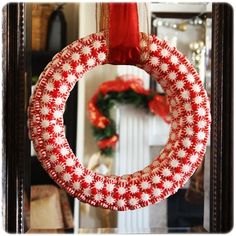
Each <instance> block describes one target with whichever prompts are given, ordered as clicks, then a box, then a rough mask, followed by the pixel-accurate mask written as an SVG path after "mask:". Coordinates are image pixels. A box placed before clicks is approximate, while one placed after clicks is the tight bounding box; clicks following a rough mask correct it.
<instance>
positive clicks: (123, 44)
mask: <svg viewBox="0 0 236 236" xmlns="http://www.w3.org/2000/svg"><path fill="white" fill-rule="evenodd" d="M139 61H140V46H139V25H138V13H137V3H109V54H108V62H109V63H111V64H129V65H135V64H138V63H139Z"/></svg>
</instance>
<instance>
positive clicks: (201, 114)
mask: <svg viewBox="0 0 236 236" xmlns="http://www.w3.org/2000/svg"><path fill="white" fill-rule="evenodd" d="M106 37H107V36H106V35H105V34H104V33H96V34H92V35H90V36H88V37H86V38H82V39H80V40H77V41H75V42H74V43H72V44H70V45H69V46H67V47H66V48H65V49H64V50H63V51H61V52H60V53H58V54H57V55H55V57H54V58H53V60H52V61H51V62H50V63H49V64H48V66H47V67H46V68H45V70H44V71H43V73H42V74H41V75H40V78H39V81H38V83H37V85H36V89H35V91H34V93H33V95H32V97H31V99H30V105H29V131H30V132H29V135H30V138H31V139H32V141H33V144H34V148H35V150H36V153H37V156H38V159H39V160H40V162H41V163H42V165H43V167H44V169H45V170H46V171H47V172H48V173H49V175H50V176H51V177H52V178H53V179H54V180H55V181H56V182H57V183H58V185H60V186H61V187H62V188H63V189H65V190H66V191H67V192H68V193H69V194H71V195H72V196H74V197H77V198H78V199H79V200H81V201H84V202H87V203H89V204H91V205H93V206H101V207H104V208H109V209H112V210H129V209H137V208H140V207H144V206H147V205H150V204H154V203H156V202H159V201H161V200H163V199H165V198H167V197H168V196H170V195H171V194H174V193H175V192H176V191H177V190H178V189H179V188H180V187H182V186H183V185H184V184H185V183H186V181H187V180H188V179H189V177H190V176H192V174H193V173H194V171H195V170H196V168H197V167H198V166H199V164H200V163H201V161H202V158H203V156H204V153H205V150H206V145H207V140H208V136H209V126H210V112H209V101H208V98H207V94H206V91H205V90H204V87H203V84H202V82H201V80H200V78H199V76H198V74H197V73H196V70H195V69H194V68H193V66H192V65H191V64H190V62H189V61H188V60H187V59H186V58H185V56H183V55H182V54H181V53H180V52H178V51H177V50H176V49H175V48H174V47H171V46H170V45H169V44H168V43H167V42H165V41H161V40H160V39H158V38H157V36H154V35H145V34H142V37H141V38H142V40H141V42H140V49H141V51H140V55H141V60H140V63H139V64H137V66H138V67H140V68H142V69H144V70H145V71H146V72H148V73H149V74H151V75H152V77H153V78H155V79H156V80H157V81H158V82H159V84H160V85H161V86H162V88H163V89H164V90H165V92H166V94H167V99H168V103H169V106H170V117H171V119H170V120H171V132H170V136H169V140H168V142H167V144H166V145H165V147H164V149H163V150H162V151H161V153H160V155H159V156H157V157H155V158H154V159H153V161H152V163H151V164H150V165H149V166H147V167H145V168H144V169H143V170H140V171H137V172H135V173H133V174H129V175H125V176H103V175H100V174H96V173H93V172H92V171H90V170H88V169H87V168H85V167H84V166H83V164H82V163H81V161H80V159H79V158H77V157H76V156H75V155H74V153H73V152H72V150H71V148H70V146H69V144H68V142H67V140H66V137H65V132H64V125H63V112H64V108H65V103H66V100H67V98H68V96H69V94H70V91H71V89H72V88H73V87H74V85H75V83H76V82H77V81H78V80H79V79H80V78H82V77H83V75H84V73H86V72H87V71H89V70H91V69H92V68H94V67H95V66H97V65H102V64H106V63H107V62H108V61H107V51H108V46H107V42H106ZM127 158H128V157H127Z"/></svg>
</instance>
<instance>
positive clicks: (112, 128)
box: [92, 89, 154, 156]
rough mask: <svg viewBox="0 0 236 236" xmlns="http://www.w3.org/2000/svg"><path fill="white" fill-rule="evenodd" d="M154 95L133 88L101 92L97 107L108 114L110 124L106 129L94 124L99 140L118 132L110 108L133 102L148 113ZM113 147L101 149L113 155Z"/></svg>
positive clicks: (104, 152)
mask: <svg viewBox="0 0 236 236" xmlns="http://www.w3.org/2000/svg"><path fill="white" fill-rule="evenodd" d="M153 97H154V93H152V92H151V93H150V95H148V96H147V95H143V94H138V93H136V92H134V91H133V90H131V89H129V90H126V91H123V92H108V93H107V94H105V95H103V94H102V93H101V92H100V93H99V94H98V98H97V103H96V105H97V107H98V109H99V111H100V112H101V113H102V114H103V115H104V116H106V117H107V118H108V119H109V121H110V124H109V125H107V126H106V127H105V128H104V129H101V128H97V127H95V126H92V129H93V135H94V137H95V139H96V140H97V141H99V140H102V139H105V138H109V137H111V136H113V135H115V134H117V132H116V124H115V121H114V120H113V119H112V118H111V114H110V110H111V108H112V107H113V106H114V105H115V104H116V103H120V104H132V105H134V107H136V108H142V109H145V111H146V112H147V113H148V112H149V108H148V102H149V101H150V100H152V99H153ZM113 151H114V150H113V149H112V147H108V148H105V149H102V150H101V154H103V155H106V156H112V154H113Z"/></svg>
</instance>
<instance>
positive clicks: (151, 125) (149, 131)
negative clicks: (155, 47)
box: [76, 3, 212, 233]
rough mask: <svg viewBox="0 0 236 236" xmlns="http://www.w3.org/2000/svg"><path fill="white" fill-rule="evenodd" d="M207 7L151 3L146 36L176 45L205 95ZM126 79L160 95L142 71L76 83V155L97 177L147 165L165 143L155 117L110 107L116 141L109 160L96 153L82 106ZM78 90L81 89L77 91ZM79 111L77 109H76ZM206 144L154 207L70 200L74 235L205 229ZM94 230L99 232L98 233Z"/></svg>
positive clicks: (91, 75)
mask: <svg viewBox="0 0 236 236" xmlns="http://www.w3.org/2000/svg"><path fill="white" fill-rule="evenodd" d="M211 11H212V6H211V4H210V3H209V4H205V3H200V4H191V3H183V4H182V3H179V4H166V3H164V4H160V3H152V4H151V33H152V34H157V35H158V36H159V38H161V39H162V40H166V41H168V42H170V43H171V44H172V45H173V46H175V47H177V49H179V50H180V51H181V52H182V53H183V54H184V55H186V56H187V57H188V59H189V60H190V61H191V63H193V65H194V66H195V68H196V69H197V71H198V73H199V74H200V76H201V79H202V81H203V82H204V85H205V88H206V89H207V91H208V96H209V97H210V95H211V94H210V93H211V43H212V40H211V30H212V24H211V22H212V19H211ZM124 75H130V77H132V76H133V77H138V78H140V79H141V80H142V83H143V86H144V88H145V89H151V90H152V91H155V92H157V93H159V94H163V90H162V89H161V87H160V85H158V84H156V83H155V82H154V81H153V80H151V78H150V76H149V75H148V74H147V73H146V72H144V71H143V70H140V69H138V68H137V67H134V66H111V65H106V66H100V67H98V68H95V69H93V70H92V71H90V72H88V73H87V74H86V75H85V78H84V79H85V80H83V82H82V81H81V82H80V84H79V86H80V91H82V95H80V92H79V104H83V105H82V106H83V107H82V109H83V110H84V111H81V113H80V115H79V121H80V117H81V116H82V117H83V121H81V122H83V125H82V124H81V125H80V127H85V128H84V131H83V134H82V135H81V139H80V141H81V143H79V145H80V146H83V148H82V149H83V150H81V149H80V152H79V154H78V156H80V157H83V162H84V164H85V165H87V166H90V167H91V168H92V169H93V170H94V171H97V172H99V173H101V174H114V175H123V174H128V173H133V172H135V171H137V170H139V169H142V168H144V167H145V166H146V165H148V164H149V163H150V162H151V160H152V159H153V158H154V157H155V155H156V154H157V153H160V151H161V150H162V148H163V146H164V145H165V143H166V142H167V139H168V135H169V125H168V124H167V123H166V122H164V121H163V119H162V118H160V117H158V116H153V115H151V114H149V113H147V112H146V111H145V110H144V109H141V108H136V107H135V106H134V105H133V104H131V105H130V104H128V105H126V104H120V103H117V102H116V103H115V105H114V107H113V108H112V111H111V114H112V118H113V119H114V120H115V124H116V128H117V132H118V135H119V141H118V143H116V145H115V150H114V153H113V154H112V156H110V155H100V154H99V149H98V147H97V144H96V140H95V137H94V134H93V132H92V131H91V123H90V121H89V119H88V103H89V100H90V99H91V97H92V96H93V95H94V93H95V91H96V90H97V89H98V88H99V87H100V86H102V84H103V83H104V82H106V81H111V80H116V79H117V78H118V77H119V76H124ZM83 90H84V91H85V92H84V93H83ZM79 109H80V107H79ZM209 162H210V142H209V144H208V148H207V153H206V157H205V161H204V162H203V163H202V165H201V166H200V167H199V169H198V170H197V171H196V173H195V175H194V176H193V177H192V178H191V180H190V181H188V183H187V184H186V185H185V187H184V188H183V189H180V190H179V191H178V192H177V193H176V194H175V195H173V196H171V197H169V198H168V199H166V200H164V201H162V202H160V203H157V204H155V205H152V206H149V207H145V208H143V209H138V210H135V211H128V212H114V211H110V210H104V209H100V208H95V207H92V206H88V205H87V204H84V203H79V202H78V201H76V209H77V211H79V213H80V214H79V216H78V219H77V221H79V224H78V229H77V231H76V232H83V233H85V232H117V233H168V232H202V231H206V229H207V228H209V188H210V179H209V175H208V174H209V168H210V163H209ZM98 228H99V231H98Z"/></svg>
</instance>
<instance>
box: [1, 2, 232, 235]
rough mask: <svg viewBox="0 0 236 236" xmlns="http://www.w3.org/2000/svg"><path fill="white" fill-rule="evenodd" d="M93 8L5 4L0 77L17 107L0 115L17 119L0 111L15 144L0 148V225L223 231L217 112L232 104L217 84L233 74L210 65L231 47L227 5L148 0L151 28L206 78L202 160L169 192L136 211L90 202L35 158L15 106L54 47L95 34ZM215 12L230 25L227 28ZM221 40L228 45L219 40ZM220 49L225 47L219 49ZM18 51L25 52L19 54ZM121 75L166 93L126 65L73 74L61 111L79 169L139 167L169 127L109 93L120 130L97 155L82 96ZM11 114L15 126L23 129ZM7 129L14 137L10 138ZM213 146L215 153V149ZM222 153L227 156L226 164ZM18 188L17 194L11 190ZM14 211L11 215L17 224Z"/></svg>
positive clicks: (23, 103) (226, 173) (223, 168)
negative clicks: (207, 116)
mask: <svg viewBox="0 0 236 236" xmlns="http://www.w3.org/2000/svg"><path fill="white" fill-rule="evenodd" d="M222 9H224V10H225V11H223V10H222ZM95 11H96V5H95V3H63V4H61V3H60V4H59V3H58V4H57V3H53V4H40V3H32V4H31V3H24V4H8V5H7V6H6V7H5V8H4V11H3V13H4V18H3V19H4V22H5V25H4V26H5V28H4V29H3V30H4V31H5V32H6V34H4V35H5V36H4V37H5V38H4V47H3V49H4V52H3V54H4V56H5V58H7V59H8V60H5V61H6V62H5V63H6V65H5V67H6V71H5V72H4V73H5V74H4V76H5V77H4V78H11V79H8V80H7V86H6V88H7V92H6V99H9V100H8V101H9V104H14V106H13V107H17V111H14V110H12V106H6V107H5V108H4V109H6V113H5V114H13V116H14V117H17V119H11V118H9V117H8V116H7V117H6V118H5V120H6V121H7V122H6V126H5V127H6V133H7V134H6V136H7V137H8V139H7V140H8V141H7V145H10V144H11V145H10V146H17V147H19V150H18V149H17V150H10V148H9V146H8V148H6V155H5V156H6V157H8V158H5V159H4V160H5V162H4V166H5V167H6V173H5V172H4V174H6V183H5V185H4V186H5V188H6V196H4V199H5V206H4V212H6V216H5V219H6V230H7V231H8V232H24V231H28V232H30V233H35V232H36V233H37V232H41V233H42V232H44V233H45V232H46V233H50V232H54V233H59V232H65V233H73V232H74V233H173V232H182V233H184V232H221V231H227V230H229V229H230V227H232V225H231V224H230V223H229V222H231V221H230V219H231V218H230V214H231V212H232V211H230V210H229V209H230V204H231V200H232V199H231V196H232V195H231V192H229V191H228V190H227V189H228V188H227V187H228V186H231V184H232V183H231V175H230V173H231V172H232V169H231V168H230V163H231V162H232V158H231V155H230V153H232V149H231V146H230V143H231V141H230V140H231V136H230V134H231V132H232V131H231V128H230V127H228V125H227V124H230V122H231V119H232V117H231V116H226V117H224V120H223V118H222V117H223V116H224V114H222V112H221V111H222V109H223V107H224V110H225V111H227V110H229V113H227V114H232V113H230V111H231V108H230V105H229V106H226V105H225V103H224V104H222V102H221V98H222V99H224V101H226V103H227V102H228V103H229V104H231V103H232V97H231V96H232V91H231V90H230V86H229V85H228V84H227V86H224V90H221V88H220V86H219V85H220V84H221V83H222V84H223V83H225V81H231V80H230V79H232V73H231V72H232V71H231V69H232V68H231V67H230V66H229V69H228V71H227V73H225V70H223V69H222V70H219V69H218V68H221V60H222V58H221V53H222V57H224V59H225V61H227V62H229V60H230V58H231V57H230V55H231V54H230V52H229V49H228V48H227V47H229V48H230V46H229V45H231V46H232V41H230V40H231V38H232V37H231V36H232V35H231V36H230V35H228V34H229V32H232V30H231V28H230V27H232V9H231V8H230V7H229V6H228V5H227V4H222V5H221V4H212V3H190V2H189V3H188V2H185V3H150V15H149V23H150V33H151V34H156V35H157V36H158V37H159V38H160V39H162V40H166V41H168V42H169V43H170V44H172V45H173V46H175V47H177V49H178V50H179V51H181V52H182V53H183V54H184V55H185V56H187V57H188V59H189V60H190V62H191V63H192V64H193V65H194V66H195V68H196V69H197V71H198V73H199V75H200V77H201V79H202V81H203V83H204V86H205V88H206V91H207V94H208V96H209V99H211V106H212V110H211V111H212V117H213V125H212V135H211V139H210V140H209V142H208V146H207V152H206V155H205V158H204V161H203V162H202V164H201V165H200V167H199V168H198V169H197V171H196V172H195V174H194V175H193V177H192V178H191V179H190V180H189V181H188V182H187V183H186V185H185V186H184V187H183V188H182V189H180V190H179V191H178V192H177V193H176V194H175V195H173V196H171V197H169V198H168V199H166V200H164V201H162V202H160V203H157V204H155V205H152V206H148V207H145V208H143V209H138V210H134V211H127V212H116V211H110V210H105V209H102V208H95V207H92V206H90V205H88V204H84V203H81V202H80V201H78V200H77V199H74V198H72V197H70V196H69V195H68V194H67V193H66V192H65V191H62V190H60V188H59V187H58V186H57V185H56V184H55V183H54V182H53V181H52V180H51V179H50V178H49V176H48V175H47V173H46V172H45V171H44V170H43V168H42V167H41V165H40V164H39V162H38V160H37V158H36V156H35V151H34V149H33V147H32V145H30V144H29V140H28V139H27V138H26V137H27V127H26V119H27V117H26V116H23V115H22V116H18V114H26V108H27V105H28V98H29V94H30V91H31V90H32V89H33V86H34V84H35V83H36V81H37V80H38V76H39V74H40V72H41V71H42V70H43V68H44V67H45V66H46V65H47V63H48V62H49V61H50V60H51V58H52V57H53V55H54V54H55V53H56V52H58V51H60V50H61V49H62V48H63V47H64V46H65V45H67V44H69V43H71V42H73V41H74V40H76V39H77V38H81V37H84V36H86V35H89V34H90V33H94V32H96V21H95V17H94V18H93V19H92V18H91V15H92V16H93V15H95ZM227 12H228V13H229V14H226V13H227ZM23 13H24V14H23ZM22 14H23V15H24V17H23V16H22ZM224 14H226V15H224ZM13 16H14V17H13ZM15 16H18V17H15ZM226 16H227V17H226ZM222 19H224V25H225V26H227V27H228V28H229V29H228V28H227V36H226V33H225V31H224V28H223V27H222V25H223V23H222V21H223V20H222ZM141 21H142V19H141ZM9 22H10V23H9ZM85 23H86V24H85ZM19 27H20V28H19ZM220 27H221V28H220ZM16 29H18V30H16ZM225 30H226V29H225ZM9 32H10V34H9ZM220 32H224V33H220ZM11 34H12V36H11ZM13 34H16V37H13ZM9 35H10V36H9ZM212 35H213V37H212ZM214 35H217V37H216V36H214ZM23 36H24V37H23ZM7 37H8V38H7ZM223 38H224V41H223ZM226 42H227V45H228V46H225V43H226ZM19 44H20V47H18V46H19ZM17 45H18V46H17ZM222 45H224V49H222V48H221V46H222ZM224 50H225V51H226V52H227V53H223V51H224ZM15 53H16V54H15ZM25 54H26V55H27V57H26V56H25V57H23V55H25ZM9 55H16V57H17V58H20V59H21V61H23V63H22V65H18V64H17V63H14V60H13V57H12V58H11V57H10V56H9ZM231 56H232V55H231ZM20 59H19V60H20ZM11 60H12V61H11ZM230 63H231V61H230V62H229V63H228V65H231V64H230ZM18 66H19V67H18ZM223 66H225V65H223ZM5 67H4V68H5ZM230 71H231V72H230ZM16 74H17V75H19V78H20V79H18V77H16ZM127 75H129V76H128V77H127ZM223 75H224V76H223ZM120 76H122V77H123V78H124V79H125V80H127V79H129V78H131V77H132V78H133V77H135V78H139V79H140V80H141V82H142V86H143V88H144V89H146V90H150V91H152V92H155V93H158V94H159V95H160V96H162V97H164V96H165V94H164V92H163V90H162V88H161V87H160V85H159V84H157V83H156V82H154V80H152V78H150V76H149V75H148V74H147V73H146V72H144V71H143V70H141V69H138V68H137V67H134V66H122V65H118V66H114V65H104V66H99V67H97V68H95V69H93V70H91V71H89V72H88V73H86V74H85V76H84V79H83V80H80V81H79V82H78V85H77V86H76V87H75V88H74V89H73V91H72V92H71V95H70V98H69V100H68V102H67V104H66V110H65V114H64V124H65V129H66V136H67V139H68V141H69V143H70V146H71V148H72V150H73V152H74V153H75V154H76V156H77V157H80V159H81V160H82V162H83V164H84V165H85V166H86V167H88V168H90V169H91V170H93V171H95V172H98V173H102V174H105V175H106V174H107V175H108V174H109V175H110V174H115V175H123V174H128V173H132V172H134V171H137V170H139V169H143V168H144V167H145V166H146V165H148V164H149V163H150V162H151V161H152V159H153V157H154V156H155V155H156V154H157V153H160V151H161V150H162V148H163V146H164V145H165V143H166V140H167V138H168V135H169V125H168V122H165V120H163V117H161V116H155V115H151V114H150V112H149V113H148V112H147V111H146V110H145V109H143V108H142V107H135V105H134V104H136V102H137V101H136V100H135V99H130V101H131V102H130V104H128V105H127V104H124V103H122V102H121V101H122V99H120V100H119V99H117V101H115V102H114V101H113V102H112V104H113V106H112V107H111V108H110V109H109V113H110V116H111V118H112V119H113V120H114V124H115V127H116V132H117V134H118V136H119V138H118V141H117V142H116V144H115V145H113V149H112V151H113V152H112V153H111V152H109V153H108V152H105V153H104V152H103V153H102V154H101V152H100V151H101V150H99V148H98V143H97V140H96V137H95V136H96V135H95V133H94V131H93V129H92V125H91V122H90V119H89V112H88V103H89V101H90V100H91V98H92V96H93V95H94V94H95V92H96V90H97V89H98V88H99V87H100V86H101V85H102V84H103V83H106V82H108V81H112V80H117V78H118V77H120ZM17 79H18V80H17ZM11 85H12V86H11ZM31 85H32V87H31ZM20 88H21V90H20ZM134 100H135V101H134ZM221 106H223V107H221ZM17 112H18V113H17ZM220 119H222V120H223V121H222V123H220V122H221V120H220ZM16 121H18V123H20V124H23V126H22V127H23V128H22V127H21V126H18V123H17V122H16ZM10 124H11V125H10ZM218 127H220V129H218ZM222 127H226V128H225V129H223V128H222ZM219 130H220V131H219ZM13 136H14V137H15V139H14V140H12V139H11V137H13ZM223 136H224V137H226V140H228V141H229V142H227V143H228V145H225V144H222V143H221V140H224V139H223ZM30 146H31V148H30ZM220 147H221V148H220ZM49 148H50V147H49ZM219 148H220V150H222V152H218V151H217V150H218V149H219ZM110 151H111V150H110ZM222 153H224V154H225V155H224V158H225V159H227V160H228V162H227V163H226V164H224V165H223V164H222V163H223V161H222V158H223V156H222V155H223V154H222ZM29 156H30V159H29ZM29 160H30V161H29ZM22 163H23V164H22ZM29 170H30V171H29ZM10 173H14V174H10ZM219 189H226V191H225V192H226V193H227V194H228V195H224V196H223V195H221V194H222V193H220V192H219ZM16 192H17V193H19V194H18V195H17V196H16V194H15V193H16ZM223 205H224V206H226V209H227V211H225V212H224V211H220V209H222V206H223ZM18 206H19V209H18ZM12 209H13V210H12ZM219 211H220V213H219ZM223 216H226V217H223ZM12 219H17V222H14V221H12ZM222 219H228V220H225V221H224V220H222ZM226 221H227V222H226ZM19 222H20V224H19Z"/></svg>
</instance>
